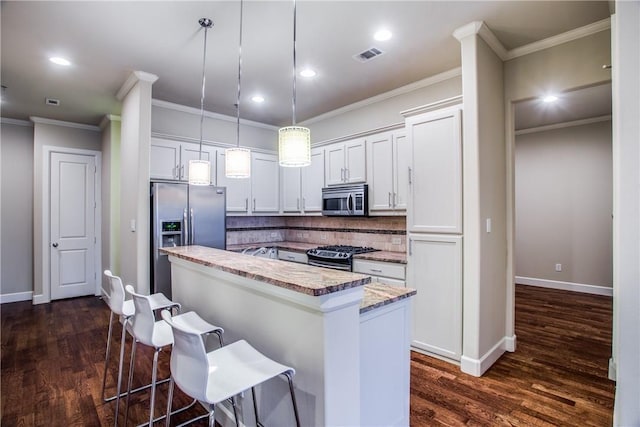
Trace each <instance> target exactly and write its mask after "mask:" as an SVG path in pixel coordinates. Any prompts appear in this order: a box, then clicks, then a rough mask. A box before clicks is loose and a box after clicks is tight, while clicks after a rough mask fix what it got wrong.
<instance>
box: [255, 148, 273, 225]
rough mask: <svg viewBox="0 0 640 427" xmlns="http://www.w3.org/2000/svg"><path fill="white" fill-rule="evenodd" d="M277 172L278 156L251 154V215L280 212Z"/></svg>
mask: <svg viewBox="0 0 640 427" xmlns="http://www.w3.org/2000/svg"><path fill="white" fill-rule="evenodd" d="M279 172H280V165H279V164H278V156H276V155H273V154H262V153H256V152H252V153H251V197H252V204H251V211H252V212H253V213H279V212H280V197H279V196H280V190H279V188H280V186H279V184H280V178H279Z"/></svg>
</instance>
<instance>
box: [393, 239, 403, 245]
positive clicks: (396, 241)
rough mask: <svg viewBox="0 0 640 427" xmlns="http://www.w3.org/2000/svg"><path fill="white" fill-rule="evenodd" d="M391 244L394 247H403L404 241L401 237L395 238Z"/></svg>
mask: <svg viewBox="0 0 640 427" xmlns="http://www.w3.org/2000/svg"><path fill="white" fill-rule="evenodd" d="M391 244H392V245H401V244H402V239H401V238H400V237H393V238H391Z"/></svg>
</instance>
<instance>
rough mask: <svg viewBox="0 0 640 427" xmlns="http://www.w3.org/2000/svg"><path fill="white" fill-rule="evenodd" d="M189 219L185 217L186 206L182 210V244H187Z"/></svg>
mask: <svg viewBox="0 0 640 427" xmlns="http://www.w3.org/2000/svg"><path fill="white" fill-rule="evenodd" d="M188 237H189V220H188V219H187V208H184V210H183V211H182V244H183V245H188V244H189V242H188Z"/></svg>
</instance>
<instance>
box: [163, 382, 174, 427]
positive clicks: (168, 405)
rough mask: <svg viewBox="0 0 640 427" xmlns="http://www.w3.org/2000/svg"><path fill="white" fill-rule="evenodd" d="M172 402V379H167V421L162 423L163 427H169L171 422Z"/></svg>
mask: <svg viewBox="0 0 640 427" xmlns="http://www.w3.org/2000/svg"><path fill="white" fill-rule="evenodd" d="M172 401H173V377H171V378H170V379H169V397H168V400H167V421H166V422H165V423H164V425H165V427H169V424H170V421H171V403H172Z"/></svg>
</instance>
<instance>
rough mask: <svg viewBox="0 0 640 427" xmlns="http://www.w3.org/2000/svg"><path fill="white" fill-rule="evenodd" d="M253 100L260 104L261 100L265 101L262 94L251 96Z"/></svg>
mask: <svg viewBox="0 0 640 427" xmlns="http://www.w3.org/2000/svg"><path fill="white" fill-rule="evenodd" d="M251 100H252V101H253V102H257V103H258V104H259V103H261V102H264V97H262V96H260V95H255V96H253V97H252V98H251Z"/></svg>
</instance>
